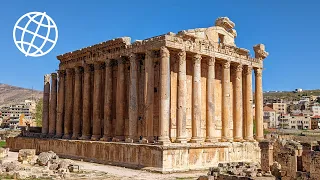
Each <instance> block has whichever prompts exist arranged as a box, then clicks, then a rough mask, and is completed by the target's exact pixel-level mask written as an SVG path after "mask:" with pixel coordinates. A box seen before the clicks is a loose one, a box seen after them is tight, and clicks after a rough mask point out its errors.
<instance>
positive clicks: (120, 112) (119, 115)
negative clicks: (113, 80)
mask: <svg viewBox="0 0 320 180" xmlns="http://www.w3.org/2000/svg"><path fill="white" fill-rule="evenodd" d="M124 63H125V57H121V58H119V59H118V72H117V99H116V101H117V102H116V119H117V120H116V134H115V135H116V137H115V139H114V140H113V141H123V140H124V128H125V122H124V97H125V84H124V83H125V82H124Z"/></svg>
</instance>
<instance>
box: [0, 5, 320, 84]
mask: <svg viewBox="0 0 320 180" xmlns="http://www.w3.org/2000/svg"><path fill="white" fill-rule="evenodd" d="M319 3H320V2H318V1H316V0H312V1H311V0H309V1H308V0H307V1H298V0H291V1H289V0H281V1H279V0H269V1H257V0H255V1H252V0H246V1H239V0H228V1H217V0H207V1H205V0H197V1H191V0H190V1H187V0H185V1H180V0H179V1H178V0H175V1H174V0H171V1H170V0H161V1H150V0H149V1H146V0H137V1H133V0H131V1H130V0H117V1H113V0H109V1H106V0H105V1H103V0H95V1H94V0H91V1H80V0H79V1H75V0H63V1H62V0H52V1H43V0H37V1H35V0H34V1H33V0H28V1H26V0H11V1H2V2H1V3H0V23H1V26H0V54H1V56H0V83H6V84H11V85H16V86H22V87H27V88H32V87H33V88H34V89H39V90H42V87H43V75H44V74H46V73H50V72H53V71H55V70H57V69H58V63H59V62H58V60H57V59H56V56H57V55H59V54H63V53H65V52H69V51H73V50H76V49H79V48H82V47H86V46H90V45H93V44H96V43H99V42H102V41H106V40H108V39H112V38H116V37H121V36H130V37H131V38H132V40H136V39H144V38H148V37H152V36H156V35H160V34H164V33H167V32H170V31H171V32H178V31H180V30H183V29H192V28H199V27H209V26H212V25H213V24H214V21H215V19H216V18H217V17H220V16H228V17H229V18H230V19H231V20H232V21H234V22H235V24H236V26H235V29H236V30H237V32H238V37H237V38H236V44H237V46H239V47H243V48H246V49H249V50H250V51H251V54H253V50H252V46H253V45H255V44H258V43H263V44H265V45H266V50H267V51H268V52H269V53H270V55H269V57H268V58H267V59H266V60H265V61H264V67H265V70H264V76H263V86H264V90H293V89H295V88H303V89H318V88H320V85H319V73H318V72H319V64H320V63H319V60H320V58H319V56H318V55H319V53H318V52H319V49H320V47H319V45H318V43H319V42H320V36H319V32H320V23H319V21H320V20H319V18H320V11H319V9H320V5H319ZM32 11H39V12H46V13H47V14H48V15H49V16H50V17H51V18H52V19H53V20H54V21H55V23H56V24H57V26H58V30H59V40H58V42H57V44H56V46H55V48H54V49H53V50H52V51H51V52H50V53H48V54H47V55H45V56H42V57H38V58H34V57H25V55H24V54H22V53H21V52H20V51H19V50H18V49H17V48H16V46H15V44H14V42H13V38H12V30H13V27H14V25H15V23H16V21H17V20H18V19H19V18H20V17H21V16H22V15H24V14H25V13H27V12H32Z"/></svg>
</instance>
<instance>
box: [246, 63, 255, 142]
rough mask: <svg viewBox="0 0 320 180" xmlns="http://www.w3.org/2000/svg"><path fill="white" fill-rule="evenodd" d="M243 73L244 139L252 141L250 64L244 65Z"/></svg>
mask: <svg viewBox="0 0 320 180" xmlns="http://www.w3.org/2000/svg"><path fill="white" fill-rule="evenodd" d="M244 74H245V77H246V78H245V80H246V82H245V85H246V88H245V90H246V91H245V93H246V95H245V98H246V99H245V104H246V108H245V110H246V113H245V115H246V122H245V125H246V131H245V132H246V134H245V137H244V139H245V140H247V141H253V140H254V139H253V113H252V67H251V66H246V67H245V69H244Z"/></svg>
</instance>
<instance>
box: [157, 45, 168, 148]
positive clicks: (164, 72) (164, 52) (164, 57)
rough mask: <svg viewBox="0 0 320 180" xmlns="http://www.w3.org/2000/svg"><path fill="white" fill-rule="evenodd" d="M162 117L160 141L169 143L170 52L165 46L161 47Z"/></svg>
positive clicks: (160, 121) (160, 120)
mask: <svg viewBox="0 0 320 180" xmlns="http://www.w3.org/2000/svg"><path fill="white" fill-rule="evenodd" d="M160 56H161V59H160V119H159V128H160V131H159V135H160V136H159V140H158V141H159V143H160V144H168V143H170V139H169V121H170V52H169V50H168V49H167V48H166V47H165V46H163V47H161V48H160Z"/></svg>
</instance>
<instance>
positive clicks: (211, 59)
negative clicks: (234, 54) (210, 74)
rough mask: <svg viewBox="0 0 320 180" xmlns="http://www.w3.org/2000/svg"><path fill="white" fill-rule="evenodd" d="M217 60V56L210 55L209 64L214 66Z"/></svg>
mask: <svg viewBox="0 0 320 180" xmlns="http://www.w3.org/2000/svg"><path fill="white" fill-rule="evenodd" d="M215 62H216V58H215V57H210V58H209V59H208V65H209V66H214V64H215Z"/></svg>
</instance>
